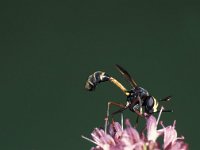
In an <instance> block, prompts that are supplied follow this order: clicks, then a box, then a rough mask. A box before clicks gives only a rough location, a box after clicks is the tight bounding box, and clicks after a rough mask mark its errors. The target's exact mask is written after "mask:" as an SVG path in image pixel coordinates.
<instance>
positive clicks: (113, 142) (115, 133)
mask: <svg viewBox="0 0 200 150" xmlns="http://www.w3.org/2000/svg"><path fill="white" fill-rule="evenodd" d="M125 125H126V128H125V129H123V128H122V126H121V125H120V124H119V123H118V122H113V123H112V124H110V126H109V130H108V133H106V132H105V131H104V130H103V129H99V128H96V129H94V131H93V132H92V134H91V135H92V138H93V140H91V139H88V138H86V137H84V136H82V137H83V138H85V139H87V140H89V141H91V142H93V143H95V144H96V147H93V148H92V149H91V150H147V149H148V150H161V149H164V150H179V149H181V150H187V149H188V145H187V144H185V143H184V138H183V137H177V131H176V130H175V122H174V124H173V125H170V126H167V127H165V126H164V125H163V123H162V122H161V125H162V128H161V129H159V130H158V129H157V128H158V127H157V126H158V120H156V118H155V117H154V116H153V115H151V116H149V117H148V118H146V130H147V132H146V134H145V133H144V132H142V133H139V132H138V131H137V130H136V129H135V128H133V127H132V126H131V123H130V121H129V120H128V119H126V121H125ZM159 136H162V137H163V144H162V145H161V144H159V142H158V141H157V138H158V137H159ZM160 145H161V146H160Z"/></svg>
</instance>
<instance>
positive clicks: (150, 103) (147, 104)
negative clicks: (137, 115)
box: [146, 97, 154, 108]
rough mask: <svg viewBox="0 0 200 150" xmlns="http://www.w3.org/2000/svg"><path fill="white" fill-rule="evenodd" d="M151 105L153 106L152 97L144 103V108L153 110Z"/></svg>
mask: <svg viewBox="0 0 200 150" xmlns="http://www.w3.org/2000/svg"><path fill="white" fill-rule="evenodd" d="M153 105H154V100H153V98H152V97H148V99H147V101H146V106H147V107H148V108H153Z"/></svg>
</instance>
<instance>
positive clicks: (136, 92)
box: [127, 87, 149, 101]
mask: <svg viewBox="0 0 200 150" xmlns="http://www.w3.org/2000/svg"><path fill="white" fill-rule="evenodd" d="M129 92H130V95H129V96H127V101H132V100H133V99H136V98H137V97H138V96H139V97H140V98H141V100H143V99H144V98H145V97H147V96H149V92H148V91H147V90H145V89H144V88H142V87H136V88H133V89H131V90H130V91H129Z"/></svg>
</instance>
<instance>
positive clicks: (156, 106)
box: [153, 97, 158, 112]
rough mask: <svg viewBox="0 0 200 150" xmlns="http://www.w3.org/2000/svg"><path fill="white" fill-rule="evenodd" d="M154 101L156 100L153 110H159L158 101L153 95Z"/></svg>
mask: <svg viewBox="0 0 200 150" xmlns="http://www.w3.org/2000/svg"><path fill="white" fill-rule="evenodd" d="M153 101H154V106H153V112H157V108H158V102H157V100H156V99H155V98H154V97H153Z"/></svg>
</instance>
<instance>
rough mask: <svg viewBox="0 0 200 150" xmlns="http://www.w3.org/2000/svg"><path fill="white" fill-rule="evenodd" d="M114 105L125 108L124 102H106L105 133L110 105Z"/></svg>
mask: <svg viewBox="0 0 200 150" xmlns="http://www.w3.org/2000/svg"><path fill="white" fill-rule="evenodd" d="M111 105H114V106H117V107H120V108H122V109H125V108H126V106H125V105H124V104H120V103H116V102H108V107H107V112H106V118H105V133H106V132H107V126H108V117H109V115H110V106H111Z"/></svg>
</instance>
